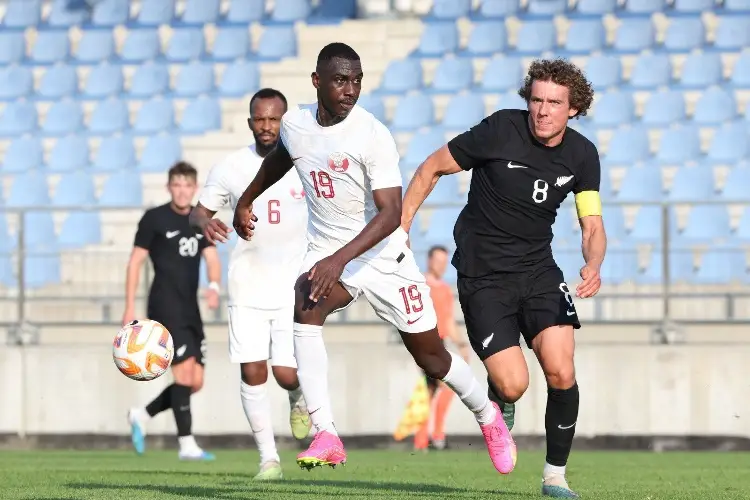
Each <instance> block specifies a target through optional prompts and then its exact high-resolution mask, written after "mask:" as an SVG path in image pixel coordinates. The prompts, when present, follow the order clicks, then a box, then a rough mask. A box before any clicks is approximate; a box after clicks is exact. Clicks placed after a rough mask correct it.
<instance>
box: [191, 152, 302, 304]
mask: <svg viewBox="0 0 750 500" xmlns="http://www.w3.org/2000/svg"><path fill="white" fill-rule="evenodd" d="M262 161H263V158H262V157H260V156H258V154H257V153H256V152H255V145H252V146H249V147H245V148H242V149H240V150H237V151H235V152H234V153H232V154H231V155H229V156H228V157H227V158H226V159H224V161H222V162H221V163H219V164H218V165H215V166H214V167H213V168H212V169H211V172H210V173H209V174H208V179H207V180H206V185H205V186H204V187H203V191H202V192H201V196H200V199H199V202H200V204H201V205H203V206H204V207H206V208H207V209H209V210H212V211H219V210H220V209H222V208H224V207H225V206H227V205H230V206H231V207H232V209H234V208H235V207H236V206H237V200H238V199H239V198H240V196H242V193H243V192H244V191H245V189H246V188H247V186H248V185H249V184H250V182H251V181H252V180H253V178H255V174H256V173H257V172H258V169H259V168H260V165H261V163H262ZM253 213H254V214H255V215H256V216H257V217H258V222H256V223H255V235H254V237H253V239H252V240H251V241H245V240H243V239H241V238H239V239H237V243H236V245H235V247H234V250H233V252H232V256H231V258H230V260H229V284H228V288H229V305H237V306H248V307H255V308H258V309H279V308H282V307H288V306H290V305H293V304H294V282H295V280H296V279H297V277H298V271H299V267H300V265H301V263H302V259H303V258H304V256H305V250H306V248H307V240H306V228H307V205H306V203H305V192H304V190H303V188H302V184H301V183H300V180H299V178H298V177H297V175H296V174H295V173H294V172H291V171H290V172H289V173H288V174H287V175H285V176H284V177H283V178H282V179H281V180H280V181H279V182H277V183H276V184H274V185H273V186H271V187H270V188H269V189H268V190H267V191H266V192H265V193H263V194H262V195H261V196H259V197H258V199H257V200H255V202H254V203H253Z"/></svg>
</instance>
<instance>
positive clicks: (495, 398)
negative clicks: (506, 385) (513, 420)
mask: <svg viewBox="0 0 750 500" xmlns="http://www.w3.org/2000/svg"><path fill="white" fill-rule="evenodd" d="M487 397H488V398H490V401H492V402H493V403H497V406H499V407H500V411H503V410H504V409H505V401H503V400H502V398H501V397H500V394H499V392H498V391H496V390H495V384H493V383H492V380H490V377H489V375H488V376H487Z"/></svg>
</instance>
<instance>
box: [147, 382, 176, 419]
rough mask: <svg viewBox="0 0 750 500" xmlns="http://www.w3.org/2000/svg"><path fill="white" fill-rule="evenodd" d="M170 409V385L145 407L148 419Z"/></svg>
mask: <svg viewBox="0 0 750 500" xmlns="http://www.w3.org/2000/svg"><path fill="white" fill-rule="evenodd" d="M173 385H174V384H173ZM171 407H172V386H171V385H170V386H169V387H167V388H166V389H164V390H163V391H161V394H159V395H158V396H156V397H155V398H154V400H153V401H151V402H150V403H149V404H148V406H146V413H148V415H149V416H150V417H153V416H154V415H158V414H159V413H161V412H163V411H164V410H168V409H170V408H171Z"/></svg>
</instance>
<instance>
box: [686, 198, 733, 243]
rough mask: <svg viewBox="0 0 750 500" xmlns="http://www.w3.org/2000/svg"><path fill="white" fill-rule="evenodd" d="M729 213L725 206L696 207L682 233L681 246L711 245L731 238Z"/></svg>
mask: <svg viewBox="0 0 750 500" xmlns="http://www.w3.org/2000/svg"><path fill="white" fill-rule="evenodd" d="M730 232H731V227H730V224H729V212H728V211H727V207H725V206H723V205H694V206H693V207H692V208H691V209H690V212H689V213H688V218H687V222H686V223H685V228H684V229H683V230H682V232H680V234H679V236H678V241H677V242H675V243H676V244H677V245H678V246H679V245H681V244H698V243H711V242H715V241H716V240H721V239H726V238H729V235H730Z"/></svg>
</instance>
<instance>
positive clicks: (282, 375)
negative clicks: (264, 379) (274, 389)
mask: <svg viewBox="0 0 750 500" xmlns="http://www.w3.org/2000/svg"><path fill="white" fill-rule="evenodd" d="M271 370H272V371H273V378H275V379H276V382H278V384H279V385H280V386H281V388H282V389H284V390H285V391H293V390H295V389H297V388H298V387H299V380H298V379H297V369H296V368H292V367H290V366H274V367H272V368H271Z"/></svg>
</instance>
